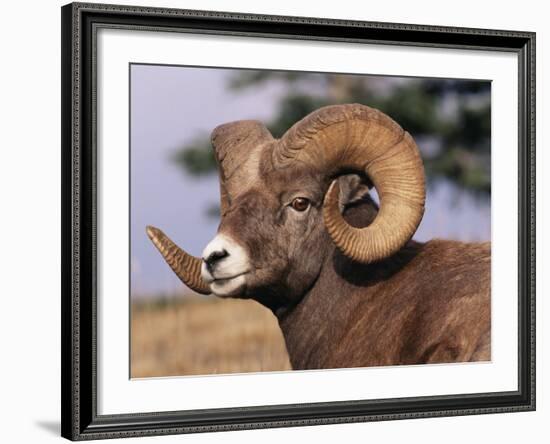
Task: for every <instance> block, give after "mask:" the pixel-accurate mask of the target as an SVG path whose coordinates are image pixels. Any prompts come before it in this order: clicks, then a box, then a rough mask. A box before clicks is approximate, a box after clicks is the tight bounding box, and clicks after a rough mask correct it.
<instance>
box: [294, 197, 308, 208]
mask: <svg viewBox="0 0 550 444" xmlns="http://www.w3.org/2000/svg"><path fill="white" fill-rule="evenodd" d="M290 206H291V207H292V208H293V209H294V210H296V211H306V210H307V209H308V208H309V199H306V198H305V197H297V198H295V199H294V200H293V201H292V202H291V203H290Z"/></svg>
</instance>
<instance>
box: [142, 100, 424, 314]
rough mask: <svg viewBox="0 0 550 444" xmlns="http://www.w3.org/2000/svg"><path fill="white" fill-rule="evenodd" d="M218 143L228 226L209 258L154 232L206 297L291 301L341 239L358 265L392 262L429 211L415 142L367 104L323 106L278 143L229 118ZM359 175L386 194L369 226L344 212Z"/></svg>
mask: <svg viewBox="0 0 550 444" xmlns="http://www.w3.org/2000/svg"><path fill="white" fill-rule="evenodd" d="M212 145H213V147H214V150H215V153H216V158H217V161H218V165H219V175H220V193H221V223H220V226H219V228H218V234H217V235H216V237H215V238H214V239H213V240H212V241H211V242H210V243H209V244H208V245H207V246H206V248H205V250H204V252H203V256H202V258H196V257H193V256H191V255H189V254H187V253H186V252H185V251H183V250H182V249H181V248H179V247H178V246H176V245H175V244H174V243H173V242H172V241H171V240H170V239H168V237H166V236H165V235H164V234H163V233H162V232H161V231H160V230H158V229H156V228H153V227H148V228H147V232H148V235H149V237H150V238H151V240H152V241H153V242H154V244H155V245H156V247H157V248H158V250H159V251H160V252H161V254H162V255H163V257H164V258H165V260H166V261H167V262H168V264H169V265H170V266H171V267H172V269H173V270H174V272H175V273H176V274H177V275H178V276H179V278H180V279H181V280H182V281H183V282H184V283H185V284H187V285H188V286H189V287H191V288H192V289H194V290H195V291H197V292H199V293H214V294H216V295H218V296H239V297H252V298H257V297H260V295H261V297H262V298H268V299H271V298H282V299H285V300H286V301H285V302H291V301H292V300H295V299H296V298H298V297H300V295H302V294H303V293H304V292H305V291H307V289H308V288H309V287H310V286H311V285H312V283H313V282H314V280H315V279H316V277H317V276H318V275H319V272H320V269H321V267H322V264H323V262H324V260H325V259H326V257H327V254H328V253H329V251H331V247H332V245H336V247H337V248H338V249H339V250H340V251H341V252H342V253H343V254H344V255H346V256H347V257H349V258H350V259H352V260H354V261H357V262H361V263H365V264H366V263H371V262H374V261H378V260H381V259H384V258H386V257H388V256H390V255H392V254H394V253H396V252H397V251H398V250H399V249H400V248H401V247H402V246H403V245H404V244H405V243H406V242H407V241H408V240H409V239H410V238H411V237H412V235H413V234H414V232H415V231H416V228H417V227H418V224H419V223H420V220H421V218H422V215H423V212H424V200H425V186H424V171H423V166H422V161H421V158H420V155H419V152H418V149H417V147H416V144H415V143H414V141H413V139H412V137H411V136H410V135H409V134H408V133H407V132H405V131H404V130H403V129H402V128H401V127H400V126H399V125H398V124H397V123H395V122H394V121H393V120H392V119H391V118H389V117H388V116H387V115H385V114H383V113H382V112H380V111H378V110H375V109H373V108H369V107H367V106H364V105H358V104H353V105H335V106H328V107H324V108H321V109H319V110H317V111H315V112H313V113H311V114H310V115H308V116H307V117H305V118H304V119H302V120H301V121H299V122H298V123H296V124H295V125H294V126H293V127H292V128H290V129H289V130H288V131H287V132H286V134H285V135H284V136H283V137H282V138H281V139H278V140H277V139H274V138H273V137H272V136H271V134H270V133H269V131H268V130H267V129H266V128H265V126H264V125H263V124H262V123H260V122H257V121H238V122H233V123H228V124H225V125H222V126H219V127H218V128H216V129H215V130H214V132H213V133H212ZM350 174H354V175H356V176H355V177H359V178H361V179H363V181H364V182H363V183H368V184H372V185H373V186H374V187H375V188H376V190H377V192H378V195H379V197H380V209H379V211H378V214H377V216H376V218H375V220H374V221H373V222H372V223H371V224H370V225H369V226H368V227H365V228H356V227H353V226H351V225H349V224H348V223H346V221H345V220H344V218H343V216H342V202H343V200H342V199H343V195H344V194H346V190H344V188H345V187H346V186H347V185H349V183H350V179H349V178H350ZM348 188H349V187H348ZM280 302H281V303H284V301H283V300H281V301H280Z"/></svg>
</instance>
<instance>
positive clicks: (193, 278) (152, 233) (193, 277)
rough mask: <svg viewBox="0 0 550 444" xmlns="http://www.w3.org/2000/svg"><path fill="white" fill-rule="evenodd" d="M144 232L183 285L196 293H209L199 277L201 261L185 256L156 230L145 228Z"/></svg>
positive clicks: (149, 227) (185, 254)
mask: <svg viewBox="0 0 550 444" xmlns="http://www.w3.org/2000/svg"><path fill="white" fill-rule="evenodd" d="M146 231H147V235H148V236H149V239H151V241H152V242H153V244H155V247H157V250H158V251H159V252H160V254H162V257H163V258H164V260H165V261H166V262H167V263H168V265H170V268H171V269H172V270H173V271H174V273H176V275H177V276H178V277H179V278H180V280H181V281H182V282H183V283H184V284H185V285H187V286H188V287H189V288H191V289H192V290H194V291H196V292H197V293H201V294H209V293H211V292H210V289H209V287H208V284H206V282H204V281H203V279H202V277H201V264H202V261H201V259H199V258H196V257H194V256H191V255H190V254H187V253H186V252H185V251H183V250H182V249H181V248H180V247H178V246H177V245H176V244H175V243H174V242H172V240H171V239H170V238H169V237H168V236H166V235H165V234H164V233H163V232H162V231H161V230H159V229H158V228H155V227H151V226H147V229H146Z"/></svg>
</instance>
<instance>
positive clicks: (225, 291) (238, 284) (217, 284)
mask: <svg viewBox="0 0 550 444" xmlns="http://www.w3.org/2000/svg"><path fill="white" fill-rule="evenodd" d="M246 274H247V272H244V273H240V274H238V275H235V276H232V277H227V278H226V277H224V278H220V279H216V278H214V279H213V280H212V281H211V282H209V285H210V290H211V291H212V293H214V294H215V295H216V296H220V297H230V296H237V295H238V294H240V293H242V291H243V290H244V287H245V284H246V277H245V275H246Z"/></svg>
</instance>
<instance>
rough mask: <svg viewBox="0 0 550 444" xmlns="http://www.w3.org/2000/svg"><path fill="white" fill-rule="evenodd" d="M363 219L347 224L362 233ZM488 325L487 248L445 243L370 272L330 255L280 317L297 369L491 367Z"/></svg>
mask: <svg viewBox="0 0 550 444" xmlns="http://www.w3.org/2000/svg"><path fill="white" fill-rule="evenodd" d="M365 207H366V208H365ZM369 212H372V210H371V209H370V208H368V205H363V206H360V207H355V208H354V209H352V210H351V211H350V212H348V214H346V219H347V220H348V221H349V222H351V223H352V224H353V225H355V226H360V225H362V224H364V222H365V217H368V218H369V219H370V218H371V217H372V215H371V216H370V217H369V216H368V213H369ZM490 320H491V310H490V244H489V243H478V244H467V243H461V242H455V241H444V240H432V241H430V242H427V243H425V244H422V243H418V242H414V241H411V242H409V243H408V244H407V246H405V247H404V248H403V249H402V250H401V251H400V252H399V253H398V254H396V255H395V256H394V257H392V258H389V259H387V260H385V261H382V262H379V263H376V264H372V265H361V264H357V263H353V262H351V261H350V260H349V259H347V258H345V257H344V256H342V255H341V253H339V252H338V251H333V252H332V254H331V255H330V257H329V258H328V260H327V261H326V262H325V264H324V265H323V270H322V272H321V273H320V278H319V280H318V281H317V282H316V283H315V285H314V287H313V288H312V289H311V290H310V291H309V292H308V294H307V295H306V297H305V298H304V299H303V300H302V301H301V302H300V303H299V304H298V305H296V306H295V307H294V308H293V309H292V310H289V311H287V312H284V313H281V314H280V316H279V321H280V325H281V328H282V330H283V333H284V337H285V340H286V344H287V348H288V352H289V355H290V360H291V363H292V366H293V368H295V369H315V368H337V367H365V366H376V365H396V364H420V363H436V362H462V361H479V360H489V359H490V331H491V325H490Z"/></svg>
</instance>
